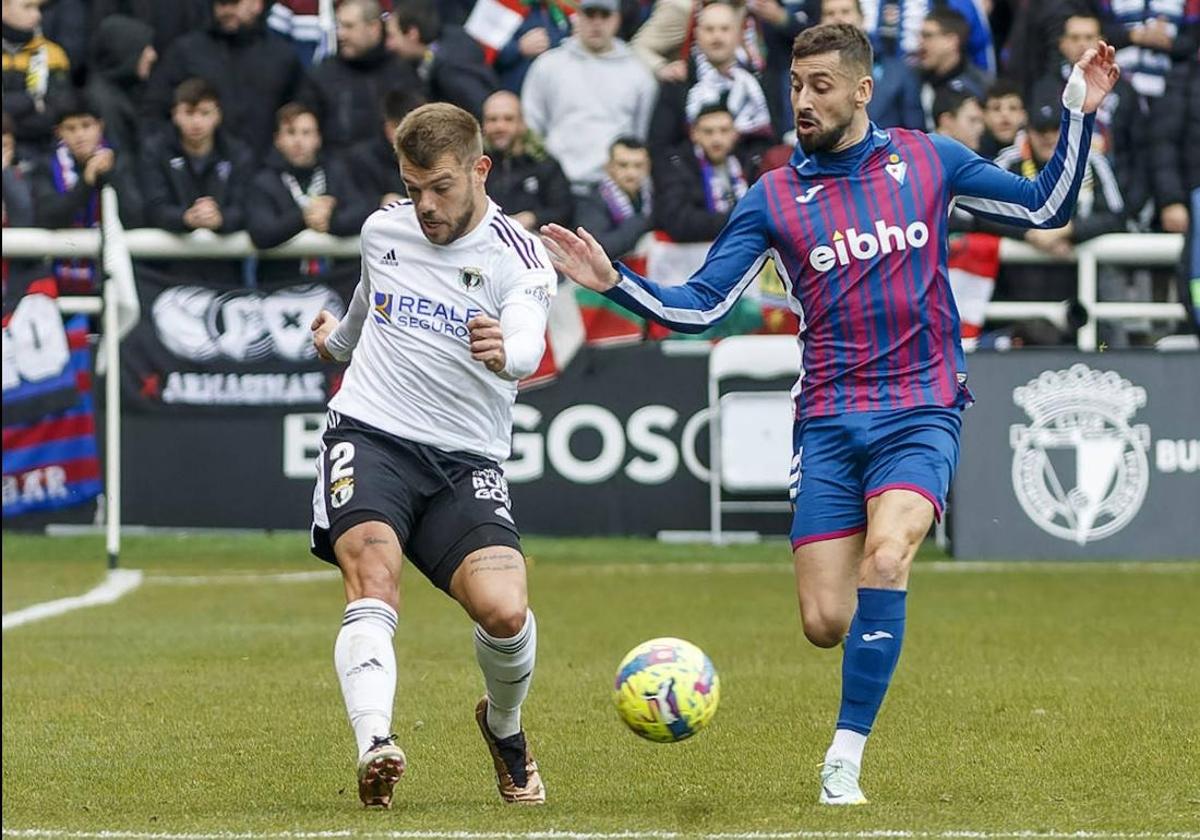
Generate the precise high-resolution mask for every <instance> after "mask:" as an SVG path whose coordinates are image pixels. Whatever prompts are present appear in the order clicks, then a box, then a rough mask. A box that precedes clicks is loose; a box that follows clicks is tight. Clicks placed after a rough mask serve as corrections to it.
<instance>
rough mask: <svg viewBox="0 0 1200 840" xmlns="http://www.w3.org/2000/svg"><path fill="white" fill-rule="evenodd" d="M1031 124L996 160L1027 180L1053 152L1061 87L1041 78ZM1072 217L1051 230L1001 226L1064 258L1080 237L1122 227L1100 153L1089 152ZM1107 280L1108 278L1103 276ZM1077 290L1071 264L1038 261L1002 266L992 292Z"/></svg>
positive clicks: (1054, 295)
mask: <svg viewBox="0 0 1200 840" xmlns="http://www.w3.org/2000/svg"><path fill="white" fill-rule="evenodd" d="M1028 112H1029V123H1028V126H1027V128H1026V131H1025V133H1024V135H1023V137H1021V138H1020V139H1019V141H1018V143H1017V144H1015V145H1013V146H1009V147H1008V148H1007V149H1004V150H1003V151H1001V152H1000V154H999V156H997V158H996V165H997V166H999V167H1000V168H1001V169H1007V170H1008V171H1009V172H1014V173H1017V174H1019V175H1022V176H1024V177H1026V178H1029V179H1034V178H1037V176H1038V173H1039V172H1041V171H1042V169H1043V168H1044V167H1045V166H1046V164H1047V163H1048V162H1049V161H1050V159H1051V158H1052V157H1053V156H1054V150H1055V147H1056V146H1057V144H1058V140H1059V131H1060V127H1061V125H1062V105H1061V92H1060V86H1059V85H1057V84H1054V83H1052V82H1043V83H1039V84H1038V85H1037V86H1036V87H1035V88H1034V90H1033V93H1032V95H1031V97H1030V102H1029V108H1028ZM1086 166H1087V169H1086V171H1085V172H1084V176H1083V181H1082V183H1081V185H1080V188H1079V199H1078V200H1077V202H1076V204H1075V211H1074V212H1073V213H1072V215H1071V219H1070V221H1069V222H1067V224H1066V225H1065V226H1063V227H1059V228H1054V229H1051V230H1036V229H1032V230H1018V229H1016V228H1011V229H1003V228H1002V230H1003V232H1004V233H1005V235H1007V236H1009V237H1011V238H1015V239H1023V240H1024V241H1025V242H1028V243H1029V244H1030V245H1032V246H1034V247H1035V248H1037V249H1038V250H1040V251H1043V252H1044V253H1046V254H1049V255H1051V256H1055V257H1068V256H1070V255H1071V253H1072V252H1073V251H1074V248H1075V246H1076V245H1077V244H1079V243H1080V242H1086V241H1087V240H1089V239H1094V238H1095V237H1097V236H1100V235H1101V234H1105V233H1115V232H1117V231H1122V230H1124V229H1125V202H1124V199H1123V198H1122V196H1121V188H1120V186H1119V184H1118V183H1117V178H1116V175H1115V174H1114V173H1113V169H1112V165H1111V164H1110V163H1109V162H1108V159H1107V158H1105V157H1104V155H1101V154H1097V153H1096V152H1094V151H1093V152H1091V153H1090V154H1089V155H1088V158H1087V164H1086ZM1103 282H1107V281H1103ZM1076 294H1077V286H1076V270H1075V266H1074V265H1070V264H1067V265H1063V264H1053V263H1048V264H1041V265H1019V266H1007V267H1005V268H1002V269H1001V272H1000V277H999V280H998V281H997V284H996V297H997V299H1002V300H1072V299H1074V298H1075V296H1076Z"/></svg>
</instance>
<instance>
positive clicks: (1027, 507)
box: [950, 350, 1200, 560]
mask: <svg viewBox="0 0 1200 840" xmlns="http://www.w3.org/2000/svg"><path fill="white" fill-rule="evenodd" d="M970 368H971V382H970V384H971V389H972V390H973V391H974V392H975V395H976V398H977V400H978V402H977V403H976V405H975V406H974V407H973V408H972V409H971V410H970V411H968V412H967V416H966V419H965V422H964V423H963V439H962V458H961V461H960V464H959V471H958V478H957V480H956V481H955V485H954V490H953V495H952V497H951V505H950V510H951V515H952V520H951V522H952V542H953V547H954V554H955V556H957V557H964V558H992V557H995V558H1010V557H1011V558H1029V559H1056V560H1062V559H1074V558H1101V557H1109V558H1151V557H1160V558H1172V557H1197V556H1200V527H1198V526H1197V511H1200V357H1197V355H1196V354H1195V353H1179V354H1171V353H1153V352H1110V353H1102V354H1099V355H1086V356H1084V355H1080V354H1078V353H1073V352H1069V351H1035V350H1026V351H1022V352H1020V353H1005V354H981V355H975V356H972V357H971V359H970Z"/></svg>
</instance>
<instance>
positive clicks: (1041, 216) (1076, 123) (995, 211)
mask: <svg viewBox="0 0 1200 840" xmlns="http://www.w3.org/2000/svg"><path fill="white" fill-rule="evenodd" d="M1067 113H1068V115H1069V123H1068V128H1067V157H1066V160H1065V161H1064V162H1063V168H1062V172H1060V173H1059V176H1058V181H1056V182H1055V184H1054V189H1053V190H1051V191H1050V195H1049V197H1048V198H1047V199H1046V201H1045V203H1043V204H1042V206H1041V207H1038V208H1036V209H1033V210H1031V209H1030V208H1028V207H1026V206H1024V205H1023V204H1016V203H1014V202H1011V201H998V200H996V199H991V198H975V197H971V196H960V197H959V199H958V206H959V207H962V208H965V209H967V210H979V211H981V212H983V213H990V214H991V215H993V216H1000V217H1006V218H1009V219H1012V220H1014V221H1023V222H1027V223H1030V224H1033V225H1040V224H1044V223H1045V222H1047V221H1049V220H1050V219H1053V218H1054V217H1055V216H1056V215H1057V214H1058V211H1059V210H1060V209H1061V208H1062V204H1063V201H1065V200H1066V198H1067V195H1068V194H1069V193H1070V192H1071V182H1072V181H1073V180H1074V178H1075V174H1076V173H1075V170H1076V168H1077V167H1078V165H1079V155H1080V146H1081V145H1082V142H1081V138H1082V137H1083V133H1084V132H1083V120H1084V116H1083V114H1081V113H1079V114H1077V113H1075V112H1074V111H1068V112H1067ZM1084 159H1085V160H1086V155H1085V157H1084Z"/></svg>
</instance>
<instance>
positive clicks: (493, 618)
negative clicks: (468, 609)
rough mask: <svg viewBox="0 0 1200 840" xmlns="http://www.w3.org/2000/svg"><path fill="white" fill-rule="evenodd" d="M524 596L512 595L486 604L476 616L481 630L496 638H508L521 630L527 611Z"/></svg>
mask: <svg viewBox="0 0 1200 840" xmlns="http://www.w3.org/2000/svg"><path fill="white" fill-rule="evenodd" d="M526 607H527V605H526V603H525V599H524V598H517V597H512V598H509V599H506V600H505V602H503V603H495V604H490V605H488V607H487V608H485V609H483V610H481V611H480V614H479V615H478V617H477V618H476V621H478V622H479V626H480V627H482V628H483V632H485V633H487V634H488V635H489V636H491V637H493V638H496V639H510V638H512V637H513V636H515V635H517V634H518V633H520V632H521V628H522V627H524V626H525V618H526V615H527V613H528V609H527V608H526Z"/></svg>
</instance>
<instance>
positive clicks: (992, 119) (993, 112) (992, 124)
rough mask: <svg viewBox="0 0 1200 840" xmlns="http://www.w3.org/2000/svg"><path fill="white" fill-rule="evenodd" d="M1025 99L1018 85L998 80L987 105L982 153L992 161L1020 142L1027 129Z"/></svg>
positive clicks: (988, 97) (984, 108)
mask: <svg viewBox="0 0 1200 840" xmlns="http://www.w3.org/2000/svg"><path fill="white" fill-rule="evenodd" d="M1025 119H1026V114H1025V98H1024V96H1023V95H1022V93H1021V89H1020V87H1018V85H1017V83H1016V82H1013V81H1010V80H1008V79H997V80H996V81H994V82H992V84H991V86H990V87H989V88H988V90H987V97H986V98H985V99H984V102H983V124H984V132H983V137H982V139H981V140H980V141H979V149H978V150H977V151H978V152H979V154H981V155H983V156H984V157H985V158H987V159H988V160H992V159H994V158H995V157H996V155H998V154H999V153H1000V150H1001V149H1003V148H1006V147H1008V146H1011V145H1012V144H1013V143H1015V142H1017V135H1018V134H1019V133H1020V131H1021V129H1023V128H1024V127H1025Z"/></svg>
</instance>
